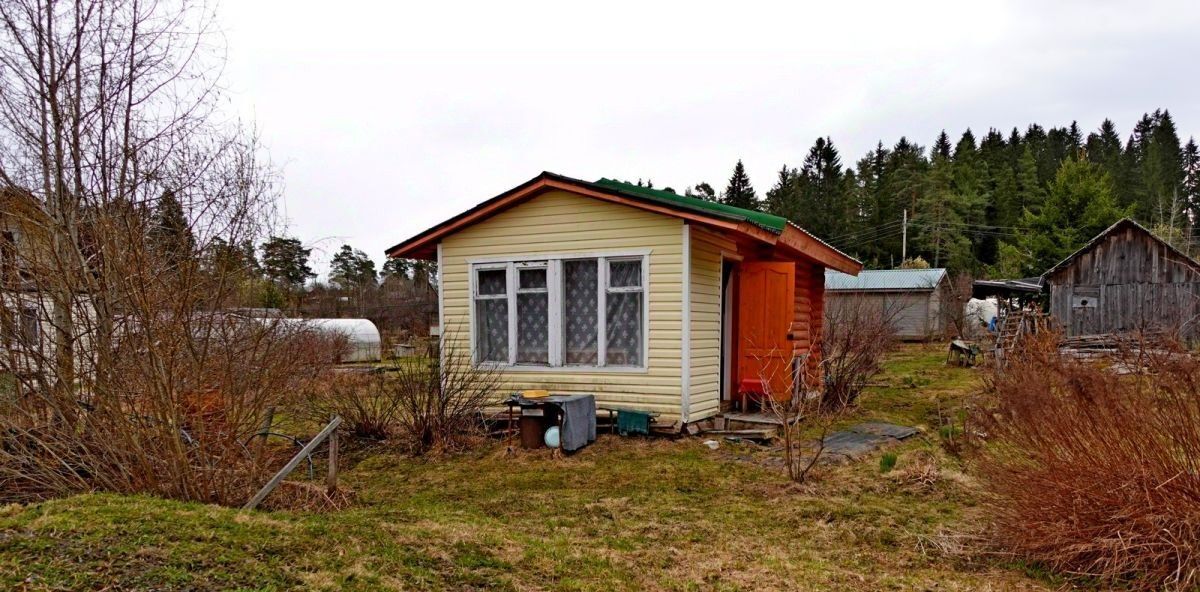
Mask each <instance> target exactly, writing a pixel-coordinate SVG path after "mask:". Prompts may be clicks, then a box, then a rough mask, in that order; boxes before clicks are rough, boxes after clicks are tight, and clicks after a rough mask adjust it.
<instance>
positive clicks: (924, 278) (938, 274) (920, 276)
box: [825, 268, 946, 292]
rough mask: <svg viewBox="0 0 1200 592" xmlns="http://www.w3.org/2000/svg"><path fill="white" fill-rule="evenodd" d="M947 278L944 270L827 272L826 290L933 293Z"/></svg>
mask: <svg viewBox="0 0 1200 592" xmlns="http://www.w3.org/2000/svg"><path fill="white" fill-rule="evenodd" d="M945 277H946V270H945V269H944V268H936V269H871V270H867V271H862V272H860V273H859V274H858V276H851V275H846V274H844V273H841V272H837V271H826V272H825V289H826V290H827V291H830V292H871V291H875V292H895V291H929V292H931V291H933V289H934V288H936V287H937V285H938V284H939V283H941V281H942V280H943V279H944V278H945Z"/></svg>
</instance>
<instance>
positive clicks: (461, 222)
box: [384, 172, 551, 259]
mask: <svg viewBox="0 0 1200 592" xmlns="http://www.w3.org/2000/svg"><path fill="white" fill-rule="evenodd" d="M550 175H551V173H548V172H542V174H540V175H538V176H536V177H534V178H532V179H530V180H528V181H526V182H524V183H521V184H520V185H517V186H516V187H513V188H512V189H509V190H508V191H505V192H504V193H501V194H500V195H497V196H495V197H492V198H490V199H488V200H486V201H484V202H481V203H479V204H476V205H475V206H473V207H471V208H470V209H468V210H466V211H464V212H461V213H459V214H457V215H455V216H452V217H451V218H449V219H447V220H444V221H442V222H439V223H438V224H435V225H433V226H431V227H429V228H426V229H425V230H422V231H421V232H420V233H418V234H416V235H414V236H413V237H411V238H409V239H408V240H405V241H401V242H399V243H397V244H395V245H392V246H391V247H388V249H387V250H386V251H384V253H385V254H386V255H387V256H388V257H389V258H396V257H405V258H413V259H428V258H429V256H428V255H429V252H432V251H435V250H436V248H437V247H436V245H437V239H439V238H441V237H442V236H445V235H446V234H449V233H450V232H453V231H454V230H456V229H458V228H461V227H462V226H465V225H467V224H469V223H474V222H477V221H479V220H480V219H483V218H486V217H488V216H490V215H491V214H490V213H488V211H489V210H492V209H494V208H496V207H497V206H498V205H500V204H501V203H502V202H504V201H505V200H506V198H508V199H511V198H513V197H514V195H516V194H520V193H524V192H527V191H529V190H531V189H533V188H535V186H537V185H538V184H539V183H540V182H541V181H543V180H545V179H546V178H547V177H548V176H550ZM480 214H483V216H480ZM431 241H432V242H431ZM422 253H424V254H425V255H426V256H424V257H422V256H419V255H420V254H422Z"/></svg>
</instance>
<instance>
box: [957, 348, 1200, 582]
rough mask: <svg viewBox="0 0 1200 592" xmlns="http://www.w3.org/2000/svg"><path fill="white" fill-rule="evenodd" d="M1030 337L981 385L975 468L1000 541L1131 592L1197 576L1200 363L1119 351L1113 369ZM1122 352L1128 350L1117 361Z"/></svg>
mask: <svg viewBox="0 0 1200 592" xmlns="http://www.w3.org/2000/svg"><path fill="white" fill-rule="evenodd" d="M1057 340H1058V336H1056V335H1052V334H1049V333H1043V334H1040V335H1038V336H1037V337H1036V338H1035V339H1031V340H1030V341H1029V342H1027V343H1026V347H1025V348H1022V349H1021V350H1018V351H1017V352H1014V356H1013V358H1012V359H1011V360H1010V362H1009V363H1008V364H1007V365H1006V366H1005V367H1004V368H1003V369H1002V370H997V371H996V374H994V375H993V376H992V377H991V379H990V380H989V387H990V388H989V392H988V403H987V405H986V406H984V407H983V408H981V409H980V410H979V412H978V413H977V415H978V418H979V419H978V422H979V426H980V427H981V429H982V433H983V434H985V435H986V442H985V444H984V445H983V447H982V448H981V456H980V458H979V459H978V461H979V462H978V467H979V472H980V474H981V476H982V478H983V479H984V481H985V482H986V484H987V485H988V490H989V491H990V492H991V493H992V497H991V499H990V501H989V503H988V505H987V508H988V509H989V511H990V513H991V517H992V525H993V530H994V534H995V536H996V537H997V541H998V542H999V543H1000V544H1001V545H1003V546H1004V547H1006V548H1007V549H1008V550H1010V551H1012V552H1014V553H1016V554H1018V555H1019V556H1021V557H1024V558H1026V559H1029V560H1032V561H1037V562H1041V563H1043V564H1045V565H1047V566H1049V567H1050V568H1052V569H1055V570H1058V571H1060V572H1062V573H1064V574H1074V575H1080V576H1086V577H1088V578H1092V579H1098V580H1100V581H1103V582H1105V583H1108V584H1112V585H1120V586H1122V587H1128V588H1131V589H1141V590H1158V589H1164V588H1168V589H1180V590H1182V589H1193V588H1194V587H1195V586H1197V584H1200V504H1198V503H1197V501H1198V500H1200V477H1198V475H1200V362H1198V361H1197V359H1196V358H1195V357H1193V356H1191V355H1186V354H1185V353H1184V352H1182V351H1181V350H1180V349H1179V348H1178V347H1173V348H1167V349H1147V348H1143V347H1136V348H1127V349H1125V351H1123V352H1121V353H1120V354H1118V358H1119V359H1118V360H1117V364H1118V365H1121V366H1125V367H1136V368H1142V369H1144V372H1143V373H1141V374H1140V375H1137V376H1128V375H1126V376H1122V375H1120V373H1118V372H1114V371H1112V370H1111V369H1110V368H1108V367H1107V362H1095V361H1092V362H1087V361H1081V360H1078V359H1075V358H1073V357H1069V356H1064V355H1062V354H1060V352H1059V350H1058V348H1057V346H1056V345H1057ZM1120 358H1124V359H1120Z"/></svg>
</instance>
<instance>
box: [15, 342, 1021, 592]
mask: <svg viewBox="0 0 1200 592" xmlns="http://www.w3.org/2000/svg"><path fill="white" fill-rule="evenodd" d="M940 360H941V359H940V352H935V351H933V350H928V351H926V350H922V349H919V348H906V349H905V350H903V351H902V352H900V353H898V354H897V355H896V356H893V358H892V360H891V361H889V364H888V373H887V375H886V376H885V377H884V378H883V380H884V381H886V383H887V384H888V386H886V387H879V388H875V389H872V391H871V392H870V393H868V394H866V395H864V397H863V400H862V403H863V409H861V410H860V411H858V412H857V415H860V416H861V417H863V418H873V419H889V420H894V421H898V422H900V423H910V424H911V423H914V421H915V420H923V421H928V417H929V416H928V414H929V412H930V409H931V407H930V403H929V402H928V401H926V400H925V399H926V398H927V396H928V395H927V392H926V391H934V392H940V393H941V396H944V397H950V396H959V395H953V394H951V393H955V392H959V391H966V390H967V389H969V388H971V386H972V384H973V380H974V378H973V375H972V374H971V371H969V370H961V369H949V370H952V371H948V372H944V370H947V369H944V368H942V367H941V366H940ZM908 374H913V375H918V376H928V377H929V378H930V380H931V382H930V383H929V384H928V385H926V386H923V387H920V388H908V387H906V386H903V385H899V384H898V385H896V386H893V385H892V383H893V381H895V382H897V383H899V382H902V381H903V379H902V378H901V377H903V376H905V375H908ZM935 415H936V414H935ZM895 452H896V453H897V455H898V460H897V462H896V466H895V469H894V470H893V471H891V472H889V473H888V474H886V475H885V474H881V473H880V471H879V468H878V459H871V460H869V461H866V462H862V463H858V464H854V465H844V466H838V467H830V468H825V469H824V470H823V471H822V472H821V473H820V474H819V476H818V477H819V478H818V480H817V481H816V482H815V483H811V484H806V485H803V486H796V485H793V484H790V483H789V482H787V480H786V479H785V477H784V475H783V473H782V470H781V468H780V466H779V465H778V464H776V463H772V462H768V461H769V459H770V457H771V455H772V454H773V453H771V452H770V451H766V450H763V449H761V448H759V447H755V446H752V445H740V444H739V445H734V444H729V443H725V444H723V445H722V446H721V448H720V449H719V450H715V451H713V450H709V449H708V448H706V447H704V446H703V445H702V444H701V441H700V440H699V439H695V438H684V439H680V440H677V441H669V440H663V439H656V440H644V439H619V438H615V437H609V436H604V437H602V438H601V440H600V441H599V442H597V443H596V444H595V445H593V446H590V447H588V448H586V449H584V450H583V451H581V452H580V453H578V454H576V455H573V456H571V457H569V458H566V459H553V458H551V457H550V455H549V453H548V451H534V452H523V451H517V452H515V453H509V452H508V451H507V450H506V448H505V446H503V445H502V444H498V443H497V444H492V445H489V446H487V447H484V448H482V449H479V450H476V451H474V452H472V453H469V454H464V455H460V456H456V457H453V458H441V459H411V458H405V457H402V456H398V455H393V454H374V455H371V456H368V457H366V458H364V459H363V460H362V461H361V462H360V463H358V464H357V465H356V466H355V467H354V468H353V469H351V470H349V471H347V472H346V473H345V474H344V478H343V483H345V484H346V485H347V486H349V487H351V488H353V489H354V490H355V491H356V492H357V493H358V496H359V502H360V503H359V504H358V505H357V506H356V507H354V508H351V509H348V510H344V511H340V512H334V513H328V514H303V513H293V512H272V513H268V512H253V513H248V514H242V513H239V512H237V511H235V510H231V509H228V508H221V507H215V506H207V505H201V504H189V503H180V502H174V501H167V500H161V499H156V498H151V497H144V496H117V495H108V494H92V495H81V496H75V497H72V498H68V499H63V500H56V501H51V502H46V503H42V504H36V505H31V506H28V507H21V506H10V507H8V508H0V589H14V588H15V589H22V588H21V587H22V586H25V587H26V588H27V589H31V590H58V589H70V590H78V589H82V590H100V589H105V588H118V589H155V590H226V589H241V590H300V589H324V590H378V589H394V590H404V589H451V590H467V589H485V588H486V589H497V590H529V589H548V590H640V589H655V590H760V589H799V590H844V589H851V590H926V589H937V590H1017V589H1043V588H1042V585H1041V583H1040V581H1039V580H1038V579H1033V578H1031V577H1030V576H1029V575H1028V574H1027V573H1025V570H1022V569H1021V568H1020V567H1019V566H1011V565H1010V566H1004V565H999V564H993V563H988V562H971V563H968V562H966V561H964V560H962V559H960V558H957V557H948V556H946V555H943V554H940V553H938V552H935V551H933V550H932V549H934V548H935V547H936V546H935V545H930V544H928V543H929V542H930V541H934V540H937V539H938V537H939V535H940V534H941V533H942V532H944V531H946V530H954V529H959V528H965V527H969V526H970V524H971V523H972V522H973V521H974V520H976V513H977V510H976V508H975V504H976V501H975V500H976V492H975V490H974V485H973V484H972V482H971V480H970V478H969V477H967V476H965V475H963V474H962V473H961V471H960V470H959V468H958V467H957V464H956V463H955V462H953V461H952V460H951V459H949V458H947V457H946V456H945V455H944V454H943V453H941V451H940V449H939V448H938V447H937V445H936V443H935V438H934V437H932V436H929V437H922V438H918V439H916V441H913V442H909V443H906V444H905V445H904V446H902V447H900V448H897V449H895ZM918 459H922V460H918ZM918 462H926V463H929V462H932V463H935V464H936V465H937V466H939V467H940V471H941V473H942V475H943V477H942V478H940V479H938V480H937V481H936V483H934V484H933V485H932V486H924V485H921V486H918V485H915V484H912V483H910V482H908V481H906V480H905V478H904V475H905V474H906V471H907V470H910V469H911V467H913V466H915V465H916V463H918Z"/></svg>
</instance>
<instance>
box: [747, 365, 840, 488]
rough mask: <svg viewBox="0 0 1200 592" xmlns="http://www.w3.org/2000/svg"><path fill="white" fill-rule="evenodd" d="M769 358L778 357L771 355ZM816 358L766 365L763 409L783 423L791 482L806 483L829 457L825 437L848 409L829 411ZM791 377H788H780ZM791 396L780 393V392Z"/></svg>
mask: <svg viewBox="0 0 1200 592" xmlns="http://www.w3.org/2000/svg"><path fill="white" fill-rule="evenodd" d="M768 357H772V358H775V357H777V356H775V355H773V354H769V355H768ZM812 357H813V354H812V353H811V352H810V353H805V354H800V355H795V354H793V355H791V357H790V361H789V362H788V363H787V364H782V365H780V364H771V363H762V364H760V368H762V370H760V371H759V380H760V383H761V384H762V387H763V390H764V391H766V392H764V393H763V401H762V407H763V409H764V410H765V411H767V412H768V413H770V414H771V415H773V416H774V417H775V419H776V420H777V421H778V423H779V432H778V433H779V440H780V444H781V445H782V449H783V464H784V468H786V469H787V474H788V478H789V479H791V480H792V481H795V482H796V483H805V482H807V481H808V480H809V479H810V477H811V476H812V475H813V470H814V469H815V468H816V466H817V464H818V463H819V462H820V461H821V458H822V456H823V455H824V453H825V437H826V436H828V435H829V432H830V430H832V428H833V425H834V424H835V423H836V422H837V420H838V419H839V418H840V417H841V411H842V410H843V409H844V407H840V408H830V409H826V408H824V407H823V406H822V397H821V393H820V390H819V386H820V384H821V378H820V369H819V367H818V366H815V365H813V364H811V363H810V362H811V360H812ZM780 373H787V376H779V374H780ZM783 387H786V388H788V389H789V390H788V392H778V391H779V390H780V388H783Z"/></svg>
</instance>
